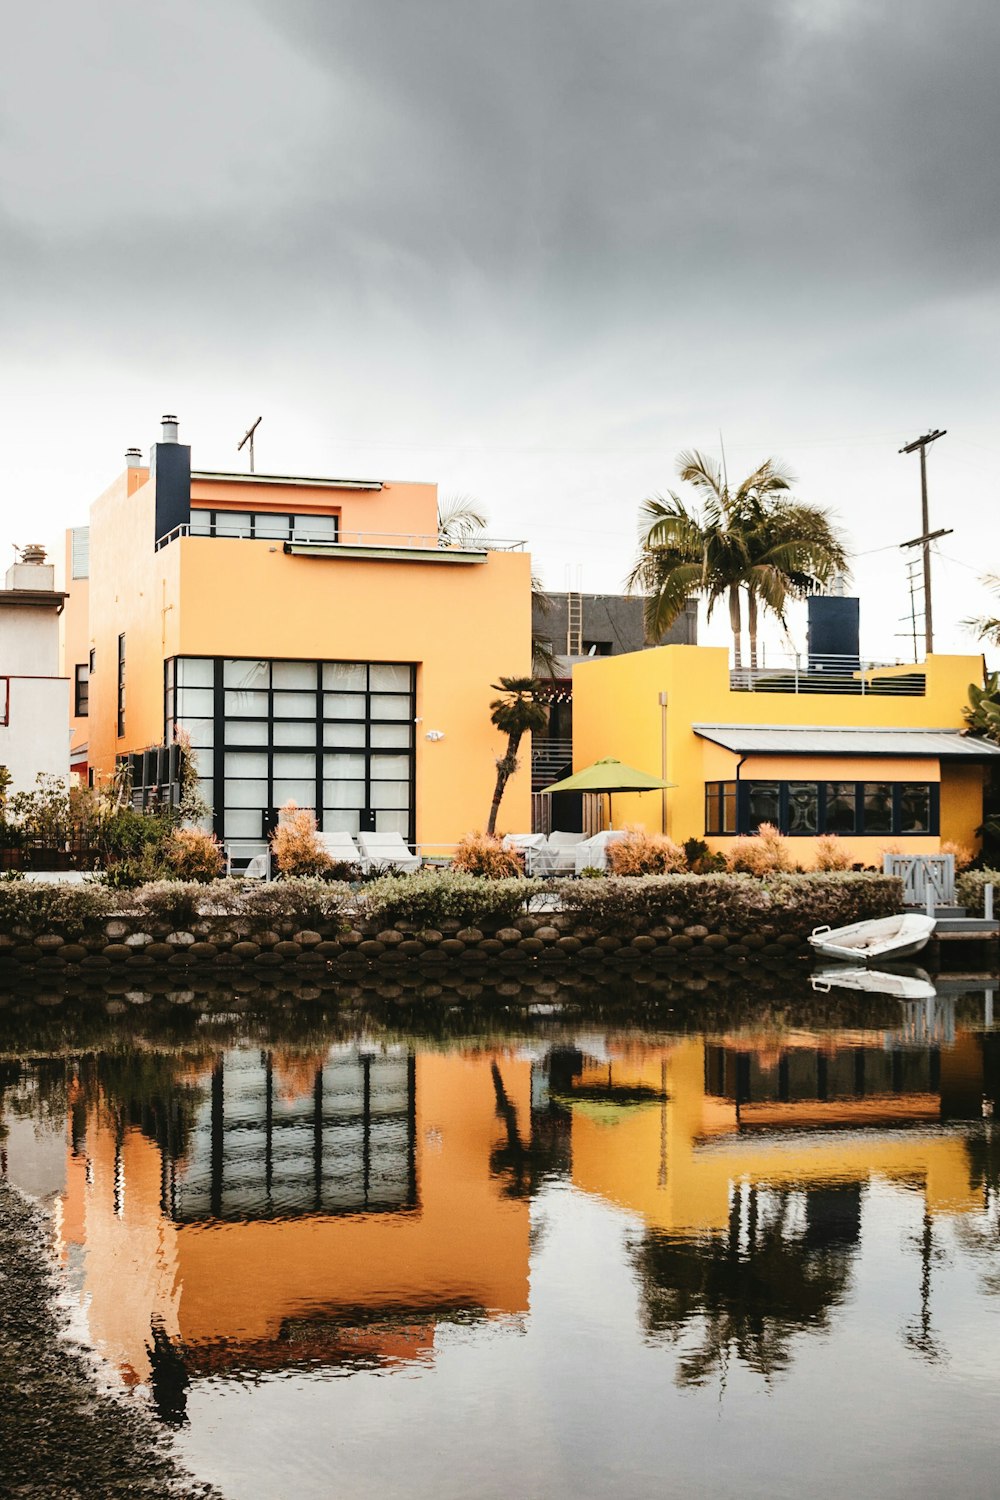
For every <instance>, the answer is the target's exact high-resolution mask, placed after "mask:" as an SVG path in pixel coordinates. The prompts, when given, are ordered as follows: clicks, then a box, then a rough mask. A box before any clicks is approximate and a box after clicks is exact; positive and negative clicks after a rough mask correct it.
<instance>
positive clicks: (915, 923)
mask: <svg viewBox="0 0 1000 1500" xmlns="http://www.w3.org/2000/svg"><path fill="white" fill-rule="evenodd" d="M935 925H936V923H935V921H934V918H933V917H923V916H919V915H917V913H916V912H900V914H899V915H898V916H895V917H877V918H876V919H875V920H874V921H871V922H852V923H851V925H850V926H849V927H832V928H831V927H814V928H813V933H812V937H811V938H810V939H809V941H810V943H811V944H812V946H813V947H814V948H815V950H816V952H817V953H820V954H822V956H823V957H824V958H835V959H839V960H840V961H841V962H842V963H849V964H871V963H874V962H876V961H878V962H884V961H885V960H886V959H890V960H892V959H897V958H909V957H910V956H911V955H912V954H914V953H919V952H920V951H921V949H922V948H925V947H926V946H927V942H928V939H929V938H930V936H931V934H932V932H933V931H934V928H935Z"/></svg>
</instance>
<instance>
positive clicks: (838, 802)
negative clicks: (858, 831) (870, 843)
mask: <svg viewBox="0 0 1000 1500" xmlns="http://www.w3.org/2000/svg"><path fill="white" fill-rule="evenodd" d="M855 824H856V812H855V797H854V782H853V781H828V782H827V784H826V831H827V833H853V832H854V830H855Z"/></svg>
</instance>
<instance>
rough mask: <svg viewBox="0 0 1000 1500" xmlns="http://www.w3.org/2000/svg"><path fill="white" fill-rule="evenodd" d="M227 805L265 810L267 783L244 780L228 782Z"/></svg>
mask: <svg viewBox="0 0 1000 1500" xmlns="http://www.w3.org/2000/svg"><path fill="white" fill-rule="evenodd" d="M225 805H226V806H227V807H257V808H260V809H262V810H263V809H264V808H265V807H266V806H267V782H266V781H246V780H243V779H240V780H238V781H227V782H226V784H225Z"/></svg>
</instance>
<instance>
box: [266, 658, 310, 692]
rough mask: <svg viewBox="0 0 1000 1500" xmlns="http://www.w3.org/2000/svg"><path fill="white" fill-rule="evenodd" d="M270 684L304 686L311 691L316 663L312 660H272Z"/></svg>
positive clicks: (283, 686) (278, 686) (276, 685)
mask: <svg viewBox="0 0 1000 1500" xmlns="http://www.w3.org/2000/svg"><path fill="white" fill-rule="evenodd" d="M271 686H272V687H276V688H304V689H305V690H306V692H312V691H313V689H314V688H315V686H316V663H315V662H312V661H273V662H272V663H271Z"/></svg>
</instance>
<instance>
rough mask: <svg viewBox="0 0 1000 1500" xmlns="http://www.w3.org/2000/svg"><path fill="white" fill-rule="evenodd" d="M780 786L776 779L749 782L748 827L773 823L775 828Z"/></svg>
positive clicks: (777, 816) (778, 810) (753, 827)
mask: <svg viewBox="0 0 1000 1500" xmlns="http://www.w3.org/2000/svg"><path fill="white" fill-rule="evenodd" d="M779 799H780V787H779V783H778V782H777V781H752V782H751V783H750V827H751V829H755V828H758V827H759V826H760V824H761V823H773V824H774V826H775V827H776V828H777V826H778V819H779V812H780V805H781V804H780V800H779Z"/></svg>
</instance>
